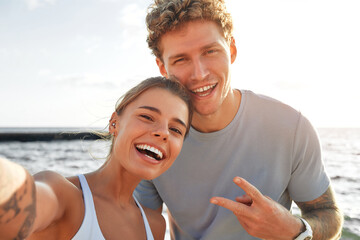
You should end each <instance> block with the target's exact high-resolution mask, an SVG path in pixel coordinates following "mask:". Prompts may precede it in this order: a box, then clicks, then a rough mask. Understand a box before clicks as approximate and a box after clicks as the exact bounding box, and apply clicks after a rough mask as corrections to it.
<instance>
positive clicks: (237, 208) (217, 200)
mask: <svg viewBox="0 0 360 240" xmlns="http://www.w3.org/2000/svg"><path fill="white" fill-rule="evenodd" d="M210 203H212V204H216V205H218V206H220V207H224V208H226V209H229V210H230V211H232V212H233V213H234V214H235V215H237V216H238V215H246V214H247V213H248V209H246V208H247V206H246V205H244V204H241V203H238V202H235V201H232V200H230V199H227V198H223V197H213V198H211V199H210Z"/></svg>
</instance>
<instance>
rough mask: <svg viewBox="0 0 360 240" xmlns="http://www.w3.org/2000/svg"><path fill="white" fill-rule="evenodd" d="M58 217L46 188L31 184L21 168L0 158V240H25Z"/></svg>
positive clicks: (48, 188) (49, 191)
mask: <svg viewBox="0 0 360 240" xmlns="http://www.w3.org/2000/svg"><path fill="white" fill-rule="evenodd" d="M39 207H40V209H41V211H39ZM58 213H59V207H58V199H57V198H56V196H55V194H54V192H53V191H52V189H51V188H50V187H49V186H48V185H46V184H44V183H42V182H37V183H35V181H34V178H33V177H32V176H31V175H30V174H29V173H28V172H27V171H26V170H25V169H24V168H23V167H22V166H20V165H18V164H16V163H13V162H10V161H8V160H6V159H3V158H0V239H25V238H26V237H27V236H29V235H30V234H31V233H32V232H34V231H36V230H38V229H40V228H44V227H45V226H47V225H49V224H50V223H51V222H52V221H53V220H54V219H55V217H56V216H57V215H58Z"/></svg>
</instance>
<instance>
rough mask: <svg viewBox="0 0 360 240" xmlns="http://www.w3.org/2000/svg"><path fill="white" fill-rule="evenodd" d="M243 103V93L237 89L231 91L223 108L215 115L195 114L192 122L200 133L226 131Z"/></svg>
mask: <svg viewBox="0 0 360 240" xmlns="http://www.w3.org/2000/svg"><path fill="white" fill-rule="evenodd" d="M240 102H241V92H240V91H238V90H235V89H232V90H230V91H229V93H228V96H226V98H225V100H224V102H223V103H222V105H221V107H220V108H219V109H218V110H217V111H216V112H214V113H212V114H208V115H201V114H198V113H197V112H194V116H193V119H192V122H191V125H192V127H193V128H195V129H196V130H197V131H199V132H203V133H209V132H216V131H219V130H221V129H224V128H225V127H226V126H227V125H229V124H230V122H231V121H232V120H233V119H234V117H235V115H236V113H237V112H238V109H239V107H240Z"/></svg>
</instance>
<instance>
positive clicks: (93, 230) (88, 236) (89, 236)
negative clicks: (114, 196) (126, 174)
mask: <svg viewBox="0 0 360 240" xmlns="http://www.w3.org/2000/svg"><path fill="white" fill-rule="evenodd" d="M78 177H79V180H80V185H81V188H82V192H83V197H84V204H85V215H84V219H83V222H82V224H81V226H80V228H79V230H78V232H77V233H76V234H75V236H74V237H73V238H72V239H73V240H105V238H104V236H103V234H102V232H101V229H100V227H99V223H98V221H97V217H96V211H95V206H94V200H93V197H92V194H91V190H90V188H89V185H88V183H87V181H86V178H85V176H84V175H82V174H81V175H78ZM133 197H134V200H135V202H136V204H137V205H138V207H139V209H140V211H141V215H142V217H143V220H144V225H145V230H146V238H147V240H154V237H153V235H152V232H151V228H150V225H149V222H148V220H147V218H146V215H145V212H144V210H143V209H142V207H141V205H140V203H139V202H138V201H137V199H136V198H135V196H133Z"/></svg>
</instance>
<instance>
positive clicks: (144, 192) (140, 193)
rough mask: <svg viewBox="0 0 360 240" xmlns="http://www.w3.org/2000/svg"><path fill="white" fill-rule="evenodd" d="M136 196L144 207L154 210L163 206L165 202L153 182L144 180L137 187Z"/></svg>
mask: <svg viewBox="0 0 360 240" xmlns="http://www.w3.org/2000/svg"><path fill="white" fill-rule="evenodd" d="M134 195H135V197H136V198H137V200H138V201H139V202H140V203H141V204H142V205H144V206H145V207H148V208H151V209H154V210H156V209H158V208H159V207H161V206H162V204H163V200H162V199H161V197H160V195H159V193H158V191H157V190H156V187H155V185H154V184H153V182H152V181H151V180H142V181H141V182H140V183H139V185H138V186H137V187H136V189H135V191H134Z"/></svg>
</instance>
